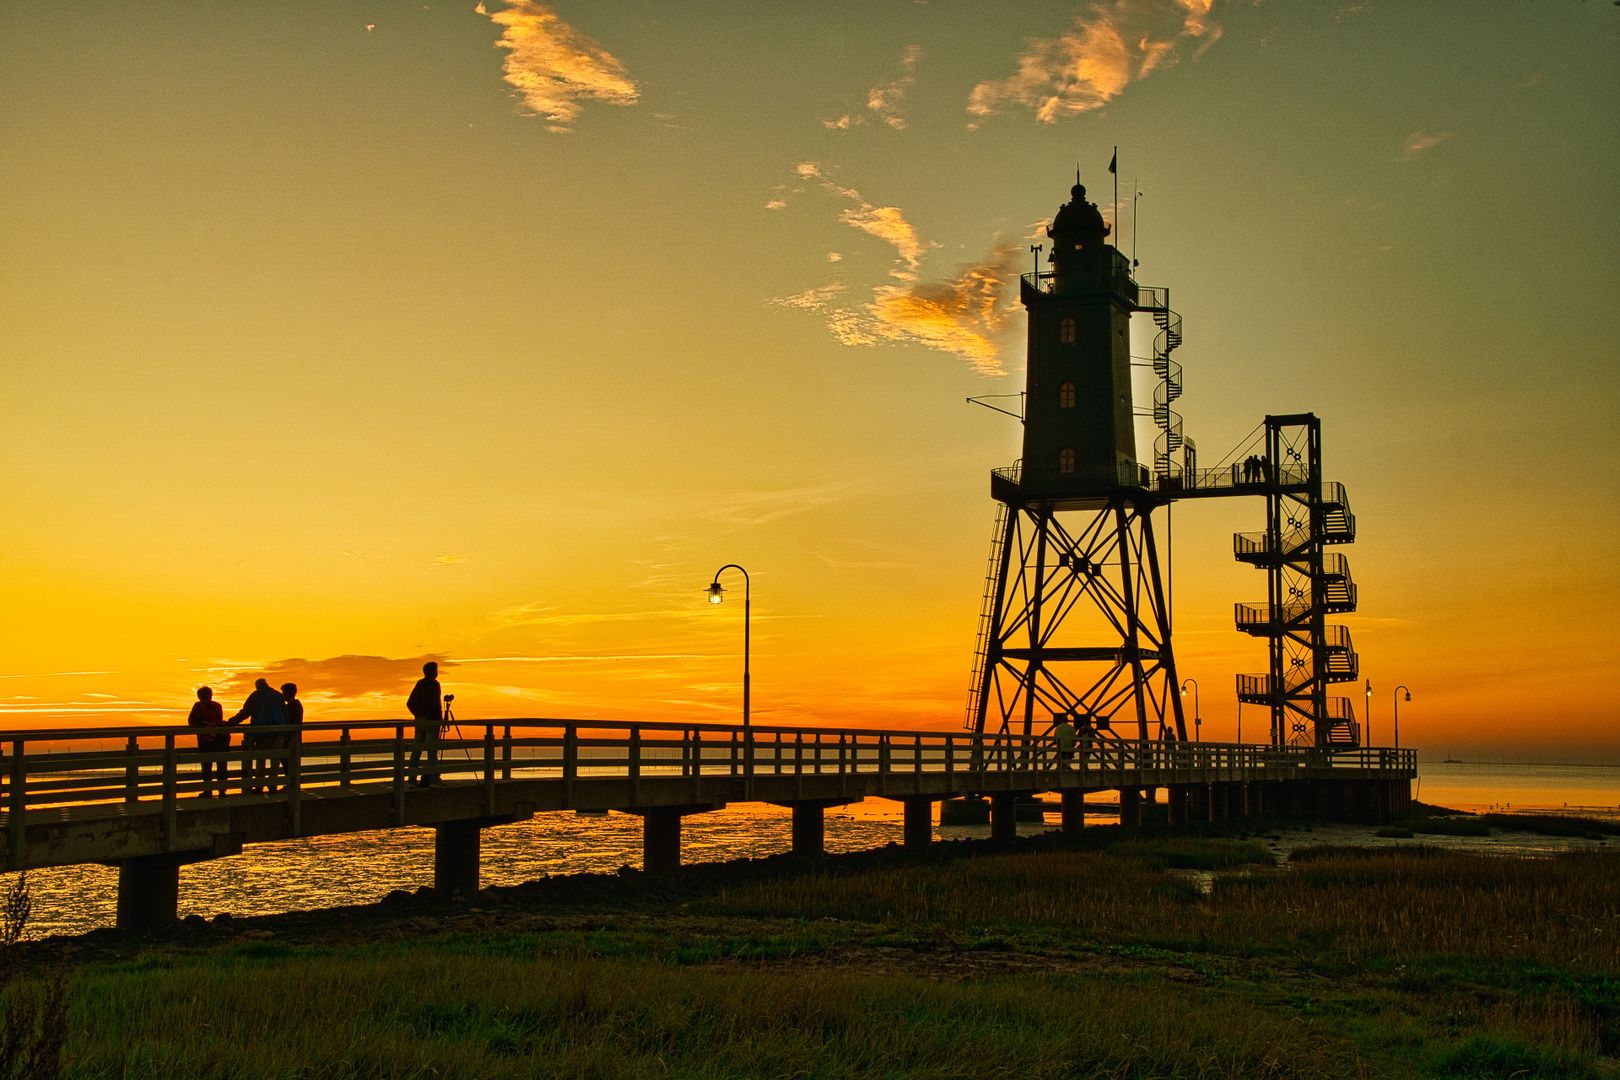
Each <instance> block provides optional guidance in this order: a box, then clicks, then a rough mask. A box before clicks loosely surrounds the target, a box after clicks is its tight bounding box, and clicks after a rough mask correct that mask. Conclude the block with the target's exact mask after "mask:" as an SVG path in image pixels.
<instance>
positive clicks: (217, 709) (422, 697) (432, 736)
mask: <svg viewBox="0 0 1620 1080" xmlns="http://www.w3.org/2000/svg"><path fill="white" fill-rule="evenodd" d="M442 700H443V701H445V702H448V701H449V699H448V698H444V699H442ZM440 701H441V698H440V695H439V665H438V664H436V663H433V662H432V661H429V662H428V663H426V664H423V665H422V678H420V679H418V680H417V682H416V685H415V687H413V688H412V689H411V696H410V697H409V698H408V699H406V702H405V707H406V708H407V709H408V710H409V711H410V714H411V717H412V718H413V719H414V720H415V721H416V725H415V726H416V730H415V740H414V744H413V747H412V750H411V763H410V776H411V778H412V781H413V782H414V783H415V784H416V786H417V787H431V786H433V785H435V784H438V783H439V782H440V780H439V746H438V744H439V737H440V735H441V734H442V733H443V730H444V717H445V710H444V707H443V705H441V704H440ZM244 721H246V723H247V726H248V730H247V732H246V733H245V736H244V739H243V744H242V745H243V747H244V748H245V749H246V750H247V751H248V756H247V757H245V758H243V760H242V772H241V777H240V780H239V786H240V788H241V791H242V793H243V794H249V793H252V794H260V793H271V794H273V793H275V792H277V791H279V790H281V786H280V785H285V784H286V782H287V757H288V751H296V749H297V747H298V745H299V742H300V738H301V733H300V731H299V728H301V727H302V726H303V723H304V703H303V701H301V700H300V699H299V697H298V687H297V686H296V685H295V684H293V683H283V684H282V685H281V689H280V690H276V689H274V688H273V687H272V686H271V685H270V682H269V680H268V679H258V680H256V681H255V682H254V684H253V692H252V693H251V694H249V695H248V697H247V700H246V701H245V702H243V703H242V708H241V709H240V710H238V711H237V713H236V715H234V716H232V717H230V718H229V719H227V718H226V716H225V709H224V708H223V707H222V706H221V705H220V703H219V702H217V701H215V700H214V691H213V688H212V687H208V686H199V687H198V688H197V700H196V701H195V702H194V703H193V704H192V706H191V715H190V716H189V717H188V718H187V720H186V723H187V724H188V725H189V726H190V727H194V728H197V729H198V731H197V749H198V750H200V751H202V752H204V753H208V754H215V753H220V752H223V751H229V750H230V748H231V733H230V731H229V730H228V729H230V728H232V727H237V726H239V725H241V724H242V723H243V722H244ZM254 728H262V729H264V730H261V731H255V730H253V729H254ZM229 766H230V762H229V761H228V760H224V759H205V760H204V761H203V763H202V794H201V796H200V797H201V798H204V799H208V798H213V797H214V796H215V794H216V793H217V794H218V795H221V796H223V795H225V794H227V792H226V785H227V783H228V782H229V779H230V776H229V772H230V770H229ZM278 781H279V784H278Z"/></svg>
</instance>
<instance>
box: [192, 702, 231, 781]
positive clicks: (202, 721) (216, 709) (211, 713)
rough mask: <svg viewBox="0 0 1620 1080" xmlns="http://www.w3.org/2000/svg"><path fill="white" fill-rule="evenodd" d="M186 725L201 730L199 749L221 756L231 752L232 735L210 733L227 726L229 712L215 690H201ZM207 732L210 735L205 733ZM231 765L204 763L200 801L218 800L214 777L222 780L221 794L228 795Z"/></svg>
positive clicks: (217, 732) (219, 762) (227, 763)
mask: <svg viewBox="0 0 1620 1080" xmlns="http://www.w3.org/2000/svg"><path fill="white" fill-rule="evenodd" d="M186 724H187V725H189V726H190V727H194V728H201V729H203V730H201V731H198V732H197V749H198V750H200V751H202V752H203V753H205V754H217V753H219V752H220V751H221V750H229V749H230V748H231V733H230V732H228V731H210V730H208V729H210V728H222V727H225V726H226V723H225V710H224V709H222V708H221V707H220V704H219V702H217V701H215V700H214V691H213V688H212V687H207V686H199V687H197V700H196V701H194V702H192V704H191V715H190V716H188V717H186ZM205 732H206V733H205ZM230 772H231V763H230V762H229V761H204V762H203V763H202V795H201V796H199V797H200V798H204V799H211V798H213V796H214V790H213V789H214V777H215V776H218V778H219V780H218V784H219V794H220V797H221V798H223V797H224V795H225V784H226V782H227V781H228V780H229V779H230Z"/></svg>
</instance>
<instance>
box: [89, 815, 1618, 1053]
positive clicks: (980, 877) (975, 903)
mask: <svg viewBox="0 0 1620 1080" xmlns="http://www.w3.org/2000/svg"><path fill="white" fill-rule="evenodd" d="M1150 832H1151V831H1150ZM1291 863H1292V865H1291V866H1290V867H1289V868H1287V869H1278V868H1277V867H1275V866H1274V864H1273V861H1272V858H1271V856H1270V855H1269V854H1268V853H1267V852H1266V851H1265V850H1264V849H1263V848H1261V847H1259V846H1258V845H1255V844H1251V843H1248V842H1245V841H1242V840H1234V839H1229V838H1220V837H1188V836H1181V837H1176V836H1170V835H1149V834H1147V833H1144V832H1142V831H1131V830H1123V829H1117V828H1102V829H1095V830H1087V835H1086V836H1085V837H1084V839H1083V840H1082V841H1078V842H1071V841H1058V840H1048V839H1042V840H1041V841H1039V842H1020V843H1019V844H1017V845H1011V846H1009V845H999V846H998V845H988V844H986V845H978V846H974V845H964V846H957V847H952V848H942V849H941V850H940V851H937V852H935V853H934V854H933V855H932V856H930V857H926V858H915V857H912V856H909V855H907V854H906V853H904V852H891V853H889V854H888V855H887V856H872V855H867V856H859V857H852V858H843V857H837V858H833V859H828V860H820V861H817V862H813V863H806V862H801V861H796V860H778V861H774V862H765V863H754V864H752V865H745V866H740V867H737V868H731V869H726V870H699V871H693V872H690V873H683V874H681V875H679V876H678V877H677V878H675V879H666V880H665V881H663V882H659V881H657V880H656V879H644V878H640V877H639V875H638V876H637V877H635V878H629V879H620V880H618V881H617V883H616V886H615V887H614V889H613V890H612V891H602V892H600V893H598V892H592V891H591V890H592V889H594V888H595V885H594V884H593V883H592V882H591V881H579V882H568V881H558V882H547V883H542V884H541V885H539V886H533V887H519V888H517V889H512V890H490V891H489V892H488V893H486V894H485V896H484V897H481V898H480V900H479V905H480V906H481V907H484V908H485V909H486V911H487V912H488V913H486V914H483V915H477V914H467V913H465V905H463V906H462V907H457V906H455V905H435V904H432V903H430V902H421V901H412V902H409V903H406V904H396V905H392V908H393V909H398V910H399V915H400V917H399V919H397V920H393V921H388V920H387V919H385V917H384V916H382V915H377V916H375V918H374V922H373V923H367V924H365V925H368V926H375V927H376V930H375V932H371V931H367V932H362V931H361V930H360V929H359V926H360V924H359V923H357V922H352V921H351V922H344V923H342V924H341V925H339V926H336V927H334V928H333V929H332V930H331V932H329V933H325V934H324V936H322V935H314V936H309V935H306V937H305V939H304V940H295V936H294V935H291V934H290V933H288V932H287V930H286V929H285V928H283V929H282V931H281V933H279V934H278V936H277V937H276V939H273V940H265V941H256V942H245V941H242V940H240V939H237V940H234V941H227V942H226V943H224V944H213V945H210V944H208V942H207V941H200V942H199V941H191V940H190V939H185V938H184V937H183V936H181V935H177V936H176V937H175V938H173V939H171V941H170V942H168V943H167V944H164V943H161V942H154V943H151V944H150V945H149V946H148V947H147V948H146V949H144V950H126V951H125V953H123V954H121V955H120V956H119V957H117V958H115V959H111V960H105V961H102V962H97V963H93V964H86V965H83V966H81V967H80V968H79V969H77V971H76V972H75V974H74V977H73V980H72V990H73V993H72V999H71V1000H72V1003H73V1011H72V1016H71V1023H72V1026H73V1028H74V1038H73V1039H71V1040H70V1047H69V1069H68V1072H67V1075H68V1076H72V1077H96V1078H101V1077H108V1078H111V1077H119V1078H136V1077H159V1076H196V1077H220V1078H225V1077H229V1078H232V1080H259V1078H264V1080H270V1078H278V1080H279V1078H284V1077H285V1078H291V1077H299V1078H317V1077H319V1078H328V1077H330V1078H347V1077H401V1078H404V1077H439V1078H451V1077H479V1078H482V1077H491V1078H500V1077H553V1076H555V1077H563V1076H567V1077H610V1076H611V1077H642V1076H646V1077H653V1076H660V1077H662V1076H677V1077H693V1078H698V1077H702V1078H711V1077H712V1078H722V1077H726V1078H729V1077H739V1078H741V1077H810V1078H822V1077H826V1078H833V1077H892V1078H896V1080H898V1078H912V1077H919V1078H920V1077H930V1078H932V1077H940V1078H944V1077H987V1076H1018V1077H1029V1078H1044V1077H1077V1076H1085V1077H1090V1076H1097V1077H1118V1078H1122V1080H1123V1078H1133V1080H1137V1078H1139V1080H1149V1078H1180V1077H1197V1078H1214V1077H1223V1078H1238V1077H1245V1078H1246V1077H1277V1078H1282V1077H1307V1078H1315V1077H1322V1078H1329V1077H1335V1078H1336V1077H1358V1078H1360V1077H1384V1076H1388V1077H1436V1078H1450V1077H1468V1078H1472V1077H1501V1078H1504V1080H1505V1078H1508V1077H1515V1078H1519V1080H1533V1078H1548V1080H1551V1078H1554V1077H1556V1078H1570V1080H1583V1078H1590V1080H1601V1078H1611V1077H1617V1076H1620V1068H1617V1066H1616V1061H1615V1057H1614V1055H1616V1054H1617V1053H1620V952H1617V947H1620V853H1612V852H1607V851H1601V850H1600V851H1591V852H1578V853H1570V854H1566V855H1561V856H1558V857H1556V858H1551V859H1537V860H1518V859H1506V858H1485V857H1480V856H1474V855H1469V854H1462V853H1457V852H1448V851H1443V850H1440V849H1437V848H1434V847H1432V846H1428V847H1425V846H1421V845H1404V846H1403V845H1395V846H1392V847H1384V848H1377V849H1372V848H1346V847H1330V846H1325V845H1323V846H1317V847H1314V848H1304V849H1300V850H1299V851H1296V852H1295V853H1294V856H1293V858H1292V860H1291ZM604 882H606V879H604ZM604 890H605V885H604ZM581 895H589V896H592V897H598V896H600V897H601V898H600V899H592V900H591V902H590V903H588V904H583V905H582V904H577V903H573V902H571V901H570V899H569V898H570V897H573V898H575V899H577V897H578V896H581ZM368 917H370V916H368ZM262 925H265V926H283V924H280V923H276V922H275V920H264V921H262ZM413 928H414V929H413Z"/></svg>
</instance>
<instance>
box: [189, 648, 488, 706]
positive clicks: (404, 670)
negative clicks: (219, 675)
mask: <svg viewBox="0 0 1620 1080" xmlns="http://www.w3.org/2000/svg"><path fill="white" fill-rule="evenodd" d="M429 660H432V661H434V662H435V663H437V664H438V665H439V666H440V667H441V668H453V667H455V666H456V665H455V663H454V662H453V661H450V660H446V659H445V658H444V657H442V656H435V655H431V654H430V655H426V656H413V657H408V658H404V659H399V660H393V659H390V658H389V657H386V656H353V655H350V656H334V657H331V658H330V659H327V660H305V659H303V658H302V657H294V658H293V659H291V660H276V661H272V662H271V663H268V664H264V665H262V666H260V667H258V668H245V669H243V670H241V671H238V672H235V673H234V674H232V675H230V676H228V677H226V679H225V680H224V681H223V682H222V684H221V685H220V686H218V687H217V688H216V689H218V690H220V691H222V692H224V693H227V694H229V693H241V694H246V693H248V692H250V691H251V690H252V689H253V682H254V680H255V679H261V678H262V679H268V680H269V682H270V685H271V686H277V687H279V686H280V685H281V684H282V683H297V684H298V689H299V692H300V693H303V694H310V693H316V694H326V695H328V696H330V697H334V698H357V697H364V696H366V695H367V694H379V695H393V694H400V695H403V694H405V693H406V692H407V691H409V690H410V688H411V685H412V684H413V683H415V682H416V680H417V679H420V678H421V677H422V665H423V664H425V663H427V662H428V661H429Z"/></svg>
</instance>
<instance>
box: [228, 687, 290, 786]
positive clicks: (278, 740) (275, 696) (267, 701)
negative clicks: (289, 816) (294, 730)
mask: <svg viewBox="0 0 1620 1080" xmlns="http://www.w3.org/2000/svg"><path fill="white" fill-rule="evenodd" d="M243 717H246V718H247V722H248V726H249V727H250V728H254V727H257V728H263V727H280V726H281V725H283V724H285V723H286V722H287V705H286V702H285V701H284V700H283V699H282V697H281V692H280V691H278V690H272V689H271V688H270V683H269V682H268V681H267V680H265V679H258V680H256V681H255V682H254V684H253V693H251V694H249V695H248V699H247V701H245V702H243V703H242V711H241V712H239V713H237V714H236V715H235V716H233V717H231V723H233V724H237V723H241V721H242V719H243ZM246 741H247V745H248V747H249V749H251V750H254V751H262V752H264V756H262V757H260V756H258V755H257V754H255V755H254V756H253V757H252V759H251V760H250V762H249V764H248V770H247V771H248V773H249V776H248V777H246V778H244V781H243V786H244V787H247V788H249V790H252V791H255V792H257V791H259V790H261V788H263V787H269V789H270V790H271V791H272V792H273V791H275V790H276V788H275V778H274V776H272V775H271V773H272V770H273V769H274V764H275V758H274V757H273V756H271V752H273V751H276V750H280V749H282V748H283V747H285V746H286V745H287V739H286V736H284V735H283V734H282V733H281V732H279V731H259V732H253V731H249V732H248V734H247V740H246Z"/></svg>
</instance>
